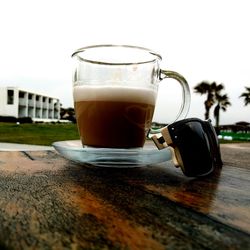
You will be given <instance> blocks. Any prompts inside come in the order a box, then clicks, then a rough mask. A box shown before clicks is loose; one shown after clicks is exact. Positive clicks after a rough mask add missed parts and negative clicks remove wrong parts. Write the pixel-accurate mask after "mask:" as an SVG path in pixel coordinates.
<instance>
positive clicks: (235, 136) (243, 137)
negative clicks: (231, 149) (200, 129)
mask: <svg viewBox="0 0 250 250" xmlns="http://www.w3.org/2000/svg"><path fill="white" fill-rule="evenodd" d="M220 134H221V136H223V137H224V138H225V137H231V138H232V140H233V141H234V142H247V141H248V142H249V141H250V133H243V132H237V133H235V132H221V133H220ZM222 141H223V140H222Z"/></svg>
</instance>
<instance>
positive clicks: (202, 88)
mask: <svg viewBox="0 0 250 250" xmlns="http://www.w3.org/2000/svg"><path fill="white" fill-rule="evenodd" d="M223 88H224V86H223V85H222V84H218V85H217V83H216V82H212V83H209V82H207V81H203V82H201V83H199V84H197V85H196V86H195V87H194V90H195V93H199V94H201V95H203V94H206V95H207V98H206V100H205V102H204V105H205V120H207V119H209V117H210V109H211V107H212V106H213V105H214V103H215V101H216V93H219V92H220V91H221V90H222V89H223Z"/></svg>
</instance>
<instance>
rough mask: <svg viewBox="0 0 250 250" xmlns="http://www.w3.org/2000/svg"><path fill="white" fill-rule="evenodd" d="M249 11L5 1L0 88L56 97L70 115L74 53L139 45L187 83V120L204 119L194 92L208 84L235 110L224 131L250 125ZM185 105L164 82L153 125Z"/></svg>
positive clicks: (191, 3)
mask: <svg viewBox="0 0 250 250" xmlns="http://www.w3.org/2000/svg"><path fill="white" fill-rule="evenodd" d="M249 9H250V2H249V1H248V0H237V1H236V0H234V1H233V0H208V1H206V0H188V1H187V0H174V1H171V0H144V1H142V0H124V1H123V0H120V1H119V0H105V1H103V0H70V1H68V0H49V1H48V0H22V1H20V0H8V1H7V0H2V1H0V34H1V35H0V45H1V46H0V86H18V87H20V88H22V89H25V90H28V91H32V92H38V93H43V94H46V95H49V96H53V97H58V98H60V100H61V103H62V106H63V107H65V108H66V107H72V106H73V98H72V58H71V54H72V53H73V52H74V51H75V50H76V49H78V48H81V47H84V46H88V45H94V44H104V43H105V44H107V43H108V44H129V45H137V46H142V47H146V48H149V49H152V50H154V51H156V52H158V53H159V54H161V56H162V58H163V60H162V63H161V68H163V69H168V70H174V71H177V72H179V73H181V74H182V75H183V76H184V77H185V78H186V79H187V81H188V83H189V86H190V91H191V105H190V111H189V113H188V117H199V118H201V119H204V112H205V109H204V104H203V103H204V101H205V96H200V95H199V94H196V93H194V90H193V88H194V86H195V85H197V84H198V83H200V82H202V81H204V80H206V81H209V82H213V81H215V82H217V83H218V84H219V83H223V84H224V87H225V90H224V92H223V93H226V94H228V96H229V100H230V102H231V103H232V106H230V107H228V109H227V111H226V112H221V120H220V124H231V123H235V122H238V121H248V122H250V105H248V106H246V107H245V106H244V102H243V99H241V98H239V96H240V95H241V93H242V92H244V91H245V86H250V32H249V30H250V29H249V26H250V15H249ZM176 86H177V87H176ZM180 102H181V98H180V90H179V88H178V85H177V84H176V83H175V82H174V81H173V80H164V81H162V82H161V83H160V87H159V95H158V101H157V105H156V111H155V116H154V120H155V121H158V122H169V121H171V120H174V118H175V115H176V113H177V112H178V108H179V105H180ZM211 119H212V120H213V122H214V118H213V113H212V112H211Z"/></svg>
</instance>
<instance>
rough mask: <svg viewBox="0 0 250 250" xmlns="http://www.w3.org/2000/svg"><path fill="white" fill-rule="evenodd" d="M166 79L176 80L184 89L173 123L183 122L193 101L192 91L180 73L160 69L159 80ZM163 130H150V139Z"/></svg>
mask: <svg viewBox="0 0 250 250" xmlns="http://www.w3.org/2000/svg"><path fill="white" fill-rule="evenodd" d="M166 78H172V79H174V80H176V81H177V82H178V83H179V84H180V85H181V87H182V104H181V107H180V110H179V113H178V115H177V117H176V118H175V120H174V121H173V122H176V121H178V120H182V119H184V118H186V116H187V114H188V111H189V107H190V100H191V95H190V89H189V85H188V82H187V80H186V79H185V78H184V77H183V76H182V75H181V74H179V73H177V72H175V71H171V70H163V69H160V74H159V80H160V81H162V80H164V79H166ZM161 130H162V128H161V129H150V130H149V133H148V137H149V138H152V137H153V136H154V134H159V133H161Z"/></svg>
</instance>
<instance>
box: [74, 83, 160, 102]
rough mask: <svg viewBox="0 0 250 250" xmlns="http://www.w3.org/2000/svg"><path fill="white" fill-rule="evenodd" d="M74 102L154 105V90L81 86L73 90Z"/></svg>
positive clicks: (111, 86)
mask: <svg viewBox="0 0 250 250" xmlns="http://www.w3.org/2000/svg"><path fill="white" fill-rule="evenodd" d="M73 96H74V101H75V102H79V101H89V100H92V101H93V100H96V101H105V100H109V101H124V102H129V101H134V102H138V103H148V104H151V105H155V101H156V96H157V93H156V90H154V89H148V88H138V87H128V86H126V87H123V86H115V85H109V86H97V85H81V86H75V87H74V89H73Z"/></svg>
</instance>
